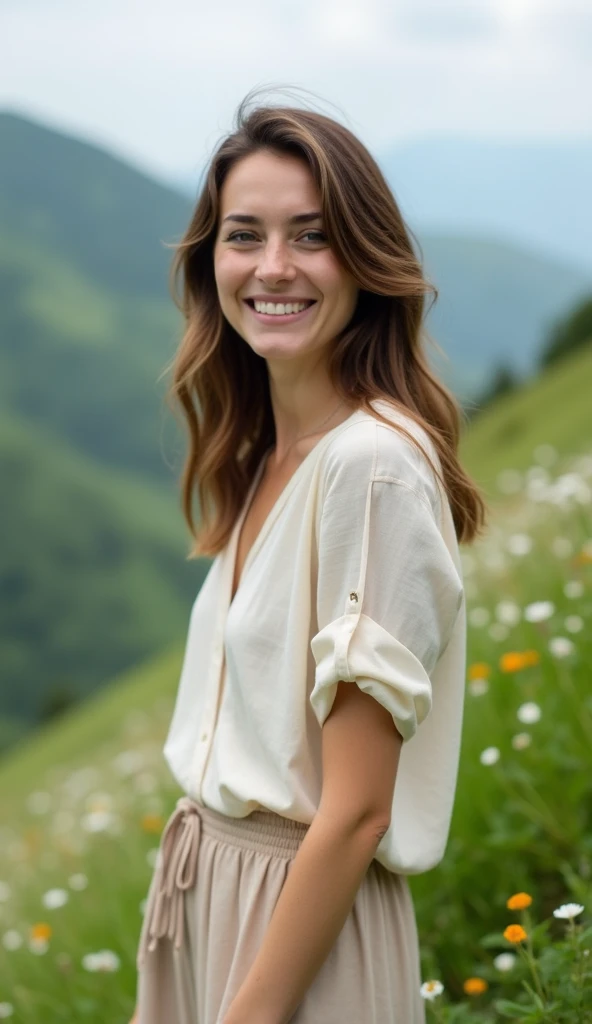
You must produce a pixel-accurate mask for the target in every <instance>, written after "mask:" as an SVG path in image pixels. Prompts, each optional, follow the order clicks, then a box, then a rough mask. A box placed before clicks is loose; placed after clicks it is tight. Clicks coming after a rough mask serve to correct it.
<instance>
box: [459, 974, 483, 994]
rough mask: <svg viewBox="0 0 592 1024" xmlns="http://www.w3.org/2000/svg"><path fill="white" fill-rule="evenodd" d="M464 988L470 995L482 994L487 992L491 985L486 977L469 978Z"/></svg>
mask: <svg viewBox="0 0 592 1024" xmlns="http://www.w3.org/2000/svg"><path fill="white" fill-rule="evenodd" d="M463 988H464V990H465V992H466V993H467V995H468V996H480V995H481V993H482V992H487V989H488V988H489V986H488V984H487V982H486V981H485V979H484V978H467V980H466V981H465V982H464V984H463Z"/></svg>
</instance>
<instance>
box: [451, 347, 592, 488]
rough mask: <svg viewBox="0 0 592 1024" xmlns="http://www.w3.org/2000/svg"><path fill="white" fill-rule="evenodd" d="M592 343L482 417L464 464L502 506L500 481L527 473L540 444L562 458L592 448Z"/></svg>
mask: <svg viewBox="0 0 592 1024" xmlns="http://www.w3.org/2000/svg"><path fill="white" fill-rule="evenodd" d="M590 395H592V344H590V345H588V346H587V347H586V348H584V349H579V350H577V351H574V352H572V353H571V354H570V355H568V356H566V357H565V358H563V359H562V360H561V361H560V362H558V363H556V364H553V365H552V366H550V367H549V368H548V369H547V370H545V372H544V373H543V374H541V375H540V376H538V377H534V378H532V379H531V380H529V381H527V382H526V383H525V384H523V385H522V386H521V388H520V389H519V390H517V391H515V392H511V393H508V394H507V395H503V396H502V397H500V398H499V399H498V400H497V401H496V402H495V403H494V404H492V405H491V407H488V408H486V409H484V410H483V412H481V413H479V415H478V417H477V419H476V421H475V423H474V424H473V425H471V427H470V429H469V430H468V431H467V432H466V434H465V436H464V438H463V443H462V459H463V464H464V465H465V466H466V468H467V470H468V471H469V472H470V473H471V474H472V476H473V477H474V478H475V480H477V482H478V483H479V484H480V485H481V486H482V487H484V488H485V490H486V493H487V495H488V497H489V498H490V500H492V501H493V502H498V501H499V500H500V496H499V492H497V491H496V487H495V481H496V479H497V476H498V474H499V473H500V472H501V471H502V470H505V469H517V470H520V471H524V470H526V469H528V467H529V466H530V465H531V464H532V458H533V452H534V449H535V447H536V446H537V445H541V444H550V445H552V446H553V447H554V448H555V450H556V451H557V453H558V454H559V455H576V454H578V453H579V452H583V451H587V450H588V451H589V450H590V447H591V446H592V417H591V416H590Z"/></svg>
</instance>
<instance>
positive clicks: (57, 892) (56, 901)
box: [42, 889, 69, 910]
mask: <svg viewBox="0 0 592 1024" xmlns="http://www.w3.org/2000/svg"><path fill="white" fill-rule="evenodd" d="M68 899H69V897H68V893H67V892H66V890H65V889H48V890H47V892H46V893H44V894H43V897H42V902H43V906H44V907H46V908H47V910H57V908H58V907H63V906H64V903H67V902H68Z"/></svg>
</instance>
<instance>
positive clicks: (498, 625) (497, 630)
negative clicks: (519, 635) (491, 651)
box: [487, 622, 508, 643]
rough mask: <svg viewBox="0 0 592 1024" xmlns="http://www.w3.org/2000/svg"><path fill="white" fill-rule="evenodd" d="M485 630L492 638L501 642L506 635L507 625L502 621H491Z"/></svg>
mask: <svg viewBox="0 0 592 1024" xmlns="http://www.w3.org/2000/svg"><path fill="white" fill-rule="evenodd" d="M487 632H488V633H489V635H490V637H491V639H492V640H495V641H496V642H497V643H501V642H502V640H505V639H506V637H507V635H508V627H507V626H504V624H503V622H493V623H492V625H491V626H490V627H489V629H488V630H487Z"/></svg>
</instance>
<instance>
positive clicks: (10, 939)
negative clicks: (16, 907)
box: [2, 928, 23, 951]
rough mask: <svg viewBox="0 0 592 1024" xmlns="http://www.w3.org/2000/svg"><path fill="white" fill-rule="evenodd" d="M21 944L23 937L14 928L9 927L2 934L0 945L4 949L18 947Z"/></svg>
mask: <svg viewBox="0 0 592 1024" xmlns="http://www.w3.org/2000/svg"><path fill="white" fill-rule="evenodd" d="M22 944H23V937H22V935H21V933H20V932H17V931H16V929H15V928H9V929H8V931H7V932H4V935H3V936H2V945H3V946H4V948H5V949H9V950H11V951H12V950H13V949H20V948H21V946H22Z"/></svg>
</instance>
